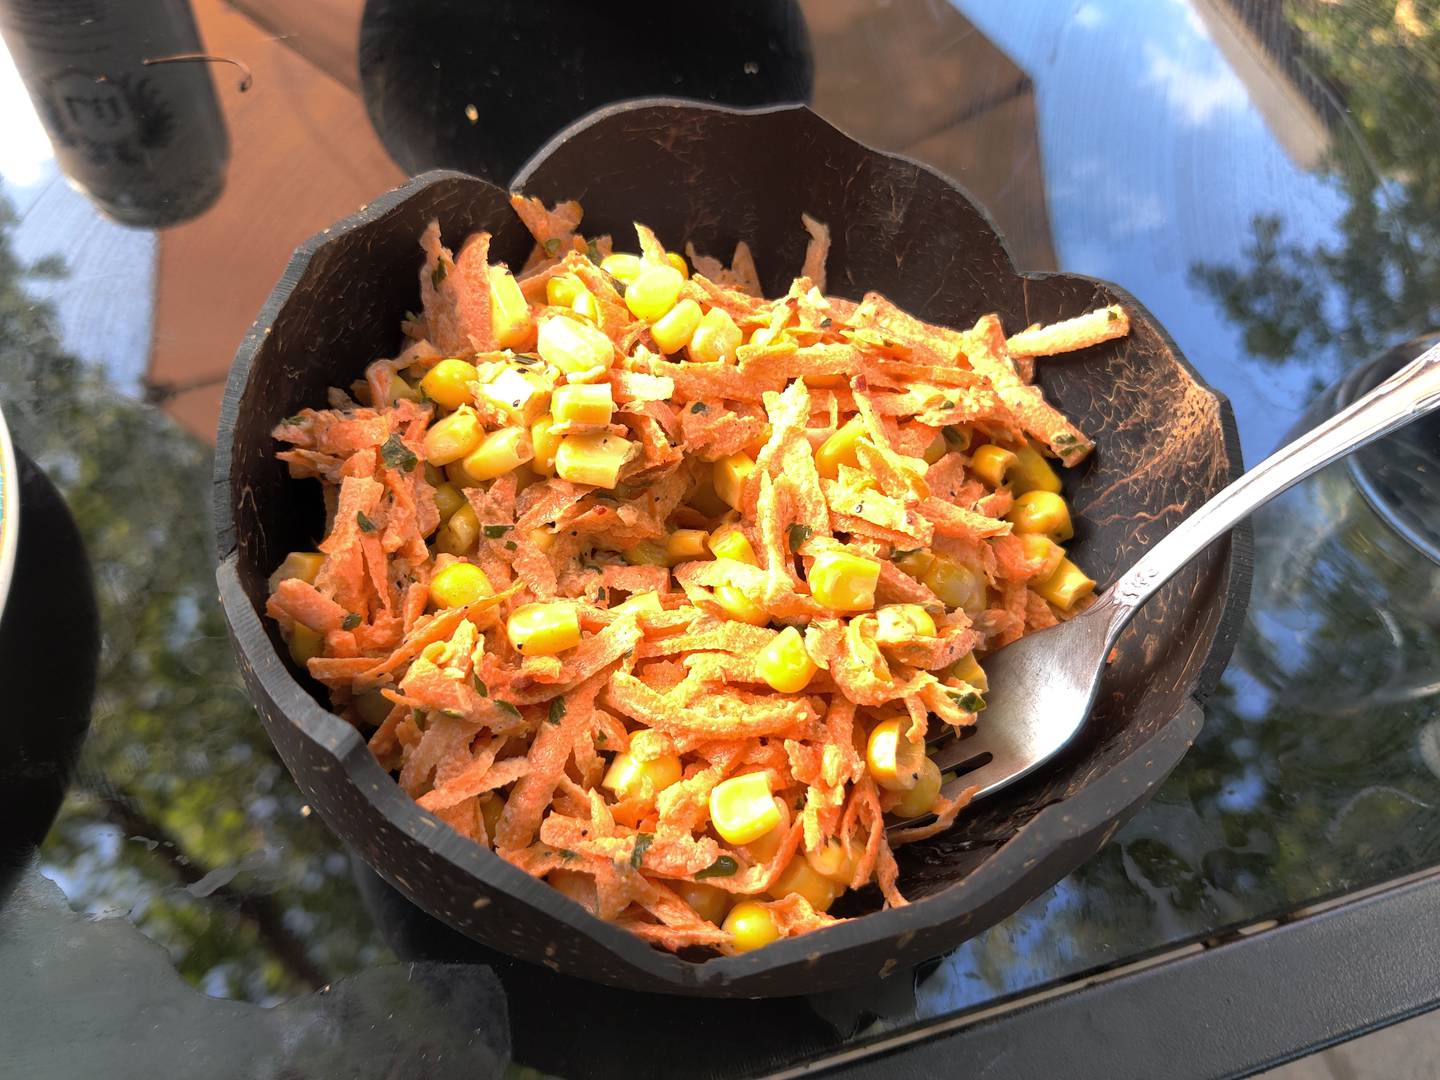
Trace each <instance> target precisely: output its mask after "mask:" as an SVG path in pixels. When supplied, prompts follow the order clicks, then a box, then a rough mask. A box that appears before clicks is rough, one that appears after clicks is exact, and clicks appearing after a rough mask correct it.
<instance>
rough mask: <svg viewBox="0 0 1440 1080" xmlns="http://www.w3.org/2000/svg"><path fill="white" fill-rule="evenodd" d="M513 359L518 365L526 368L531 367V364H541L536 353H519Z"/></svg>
mask: <svg viewBox="0 0 1440 1080" xmlns="http://www.w3.org/2000/svg"><path fill="white" fill-rule="evenodd" d="M511 359H512V360H514V361H515V362H516V363H517V364H524V365H525V366H526V367H529V366H530V365H531V364H538V363H539V362H540V357H538V356H536V355H535V354H534V353H526V352H517V353H516V354H515V355H514V356H513V357H511Z"/></svg>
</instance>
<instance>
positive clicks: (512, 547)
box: [505, 540, 520, 551]
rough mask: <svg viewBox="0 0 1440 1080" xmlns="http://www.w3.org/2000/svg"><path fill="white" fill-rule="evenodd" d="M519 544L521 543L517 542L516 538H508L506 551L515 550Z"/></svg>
mask: <svg viewBox="0 0 1440 1080" xmlns="http://www.w3.org/2000/svg"><path fill="white" fill-rule="evenodd" d="M519 546H520V545H519V544H517V543H515V541H514V540H506V541H505V550H506V551H514V550H515V549H516V548H517V547H519Z"/></svg>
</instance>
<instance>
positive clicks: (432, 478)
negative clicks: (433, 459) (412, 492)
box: [425, 462, 445, 487]
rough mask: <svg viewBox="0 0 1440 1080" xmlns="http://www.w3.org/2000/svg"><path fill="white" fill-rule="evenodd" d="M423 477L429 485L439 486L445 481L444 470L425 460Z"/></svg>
mask: <svg viewBox="0 0 1440 1080" xmlns="http://www.w3.org/2000/svg"><path fill="white" fill-rule="evenodd" d="M425 479H426V481H428V482H429V484H430V486H431V487H439V486H440V485H441V484H443V483H445V470H444V469H441V468H437V467H436V466H434V465H431V464H430V463H429V462H426V463H425Z"/></svg>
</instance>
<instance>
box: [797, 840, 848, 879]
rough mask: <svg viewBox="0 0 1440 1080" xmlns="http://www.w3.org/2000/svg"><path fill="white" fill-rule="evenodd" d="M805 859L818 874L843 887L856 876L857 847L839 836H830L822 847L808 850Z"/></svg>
mask: <svg viewBox="0 0 1440 1080" xmlns="http://www.w3.org/2000/svg"><path fill="white" fill-rule="evenodd" d="M805 861H806V862H807V863H809V864H810V869H812V870H814V871H815V872H816V873H817V874H820V875H821V876H822V877H827V878H829V879H830V880H831V881H833V882H835V884H837V885H840V886H842V887H845V886H848V885H849V884H850V879H851V878H852V877H854V876H855V849H854V848H853V847H852V846H851V845H850V844H849V843H847V842H846V841H844V840H841V839H840V837H838V836H832V837H830V839H829V840H827V841H826V842H825V846H824V847H822V848H819V849H817V850H815V851H807V852H806V853H805Z"/></svg>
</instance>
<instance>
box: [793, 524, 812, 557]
mask: <svg viewBox="0 0 1440 1080" xmlns="http://www.w3.org/2000/svg"><path fill="white" fill-rule="evenodd" d="M814 534H815V530H814V529H812V528H810V526H809V525H801V524H800V523H799V522H798V521H797V522H796V523H795V524H794V525H791V526H790V529H789V531H788V532H787V533H786V536H787V537H788V539H789V540H790V550H791V551H796V550H798V549H799V547H800V545H801V544H803V543H805V541H806V540H809V539H810V537H811V536H813V535H814Z"/></svg>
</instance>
